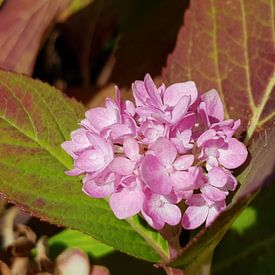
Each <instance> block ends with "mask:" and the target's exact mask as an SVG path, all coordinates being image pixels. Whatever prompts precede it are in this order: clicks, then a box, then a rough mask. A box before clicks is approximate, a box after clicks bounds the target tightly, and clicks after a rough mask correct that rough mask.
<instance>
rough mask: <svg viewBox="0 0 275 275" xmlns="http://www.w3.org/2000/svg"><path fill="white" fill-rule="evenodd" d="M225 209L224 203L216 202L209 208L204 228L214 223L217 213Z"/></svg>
mask: <svg viewBox="0 0 275 275" xmlns="http://www.w3.org/2000/svg"><path fill="white" fill-rule="evenodd" d="M225 207H226V204H225V201H220V202H216V203H215V204H214V205H212V206H211V207H210V208H209V213H208V216H207V219H206V224H205V225H206V227H208V226H209V225H210V224H212V223H213V222H214V220H215V219H216V218H217V216H218V215H219V213H220V212H221V211H222V210H224V209H225Z"/></svg>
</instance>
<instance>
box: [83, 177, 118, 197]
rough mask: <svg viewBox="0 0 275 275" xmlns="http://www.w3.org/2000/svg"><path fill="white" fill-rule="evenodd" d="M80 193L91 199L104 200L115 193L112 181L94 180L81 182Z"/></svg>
mask: <svg viewBox="0 0 275 275" xmlns="http://www.w3.org/2000/svg"><path fill="white" fill-rule="evenodd" d="M82 191H83V192H84V193H85V194H87V195H88V196H91V197H93V198H105V197H107V196H109V195H110V194H112V193H113V192H114V191H115V188H114V180H110V181H108V180H106V181H103V182H100V181H99V180H96V179H91V180H85V178H84V180H83V187H82Z"/></svg>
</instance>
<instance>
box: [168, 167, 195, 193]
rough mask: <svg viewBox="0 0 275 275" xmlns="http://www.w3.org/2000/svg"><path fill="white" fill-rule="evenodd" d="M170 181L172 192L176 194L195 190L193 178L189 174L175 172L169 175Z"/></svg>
mask: <svg viewBox="0 0 275 275" xmlns="http://www.w3.org/2000/svg"><path fill="white" fill-rule="evenodd" d="M171 179H172V181H173V190H174V191H175V192H176V193H177V192H181V191H188V190H193V189H195V186H194V177H193V175H192V174H191V173H190V172H186V171H175V172H173V173H171Z"/></svg>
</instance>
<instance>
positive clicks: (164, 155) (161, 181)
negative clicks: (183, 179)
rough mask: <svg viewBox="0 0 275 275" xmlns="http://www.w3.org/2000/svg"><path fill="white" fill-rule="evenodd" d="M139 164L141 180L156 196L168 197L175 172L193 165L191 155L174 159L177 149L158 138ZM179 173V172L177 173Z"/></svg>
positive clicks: (167, 141) (164, 139) (169, 142)
mask: <svg viewBox="0 0 275 275" xmlns="http://www.w3.org/2000/svg"><path fill="white" fill-rule="evenodd" d="M150 149H151V150H152V151H150V154H147V155H146V156H145V157H144V158H143V161H142V163H141V168H140V173H141V178H142V180H143V181H144V182H145V183H146V184H147V185H148V186H149V187H150V189H151V190H152V191H154V192H156V193H157V194H162V195H168V194H169V193H170V192H171V191H172V187H173V184H174V183H173V181H177V179H178V177H176V176H174V177H173V173H174V172H175V171H180V170H187V169H188V168H189V167H190V166H191V165H192V163H193V161H194V157H193V155H185V156H181V157H179V158H177V159H176V157H177V149H176V147H175V146H174V144H173V143H172V142H171V141H169V140H168V139H167V138H158V140H157V141H156V142H155V143H154V145H153V146H152V147H151V148H150ZM179 173H180V172H179Z"/></svg>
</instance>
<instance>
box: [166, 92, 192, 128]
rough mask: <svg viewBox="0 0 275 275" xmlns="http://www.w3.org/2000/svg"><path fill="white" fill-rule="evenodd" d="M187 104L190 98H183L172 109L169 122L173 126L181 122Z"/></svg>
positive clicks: (187, 106)
mask: <svg viewBox="0 0 275 275" xmlns="http://www.w3.org/2000/svg"><path fill="white" fill-rule="evenodd" d="M189 104H190V97H189V96H183V97H182V98H181V99H180V100H179V102H178V103H177V105H176V106H175V107H174V109H173V111H172V119H171V121H170V122H171V123H173V124H176V123H178V122H179V121H180V120H182V118H183V117H184V115H185V114H186V112H187V110H188V108H189Z"/></svg>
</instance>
